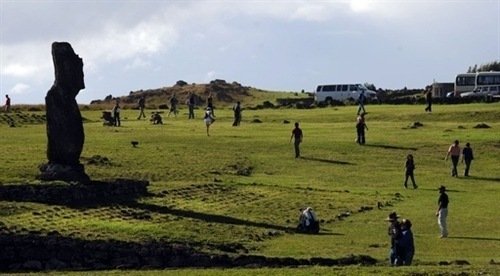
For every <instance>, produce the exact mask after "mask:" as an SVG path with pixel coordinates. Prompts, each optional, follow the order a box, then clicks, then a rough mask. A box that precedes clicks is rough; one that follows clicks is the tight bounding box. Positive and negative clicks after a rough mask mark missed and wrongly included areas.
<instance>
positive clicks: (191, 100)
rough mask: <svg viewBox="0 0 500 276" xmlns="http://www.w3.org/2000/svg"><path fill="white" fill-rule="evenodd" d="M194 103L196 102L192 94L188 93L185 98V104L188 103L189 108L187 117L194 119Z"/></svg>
mask: <svg viewBox="0 0 500 276" xmlns="http://www.w3.org/2000/svg"><path fill="white" fill-rule="evenodd" d="M195 104H196V102H195V98H194V94H193V93H189V97H188V100H187V105H188V109H189V115H188V119H194V105H195Z"/></svg>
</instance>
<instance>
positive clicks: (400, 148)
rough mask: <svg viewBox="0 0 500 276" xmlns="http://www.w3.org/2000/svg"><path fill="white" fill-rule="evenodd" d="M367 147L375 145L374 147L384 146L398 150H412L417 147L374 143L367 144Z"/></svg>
mask: <svg viewBox="0 0 500 276" xmlns="http://www.w3.org/2000/svg"><path fill="white" fill-rule="evenodd" d="M364 146H365V147H374V148H383V149H396V150H412V151H416V150H417V148H414V147H401V146H391V145H373V144H365V145H364Z"/></svg>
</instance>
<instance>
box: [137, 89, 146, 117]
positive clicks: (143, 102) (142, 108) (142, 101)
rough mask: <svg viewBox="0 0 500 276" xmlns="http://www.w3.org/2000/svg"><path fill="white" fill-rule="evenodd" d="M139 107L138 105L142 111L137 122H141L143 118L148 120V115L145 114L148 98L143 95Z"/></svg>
mask: <svg viewBox="0 0 500 276" xmlns="http://www.w3.org/2000/svg"><path fill="white" fill-rule="evenodd" d="M137 105H138V107H139V110H140V113H139V117H137V120H140V119H141V117H142V118H144V119H146V114H144V108H146V98H145V97H144V95H142V96H141V97H140V98H139V102H138V103H137Z"/></svg>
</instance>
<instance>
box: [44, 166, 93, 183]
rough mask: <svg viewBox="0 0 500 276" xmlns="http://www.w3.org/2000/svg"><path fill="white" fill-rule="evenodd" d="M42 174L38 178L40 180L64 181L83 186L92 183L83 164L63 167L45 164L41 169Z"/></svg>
mask: <svg viewBox="0 0 500 276" xmlns="http://www.w3.org/2000/svg"><path fill="white" fill-rule="evenodd" d="M39 168H40V172H41V174H40V175H39V176H38V177H37V179H39V180H45V181H52V180H62V181H66V182H78V183H81V184H88V183H90V177H89V176H88V175H87V174H86V173H85V168H84V167H83V165H82V164H78V165H72V166H70V165H61V164H50V163H47V164H43V165H41V166H40V167H39Z"/></svg>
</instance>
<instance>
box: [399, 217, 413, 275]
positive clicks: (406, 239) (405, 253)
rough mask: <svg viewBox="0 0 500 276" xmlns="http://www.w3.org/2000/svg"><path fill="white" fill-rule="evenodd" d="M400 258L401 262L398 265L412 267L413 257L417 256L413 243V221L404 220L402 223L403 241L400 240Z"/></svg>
mask: <svg viewBox="0 0 500 276" xmlns="http://www.w3.org/2000/svg"><path fill="white" fill-rule="evenodd" d="M399 248H400V252H399V256H398V258H399V259H400V260H397V261H396V263H400V264H401V265H411V262H412V261H413V255H415V243H414V241H413V232H412V231H411V221H410V220H409V219H403V221H402V222H401V239H400V240H399Z"/></svg>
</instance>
